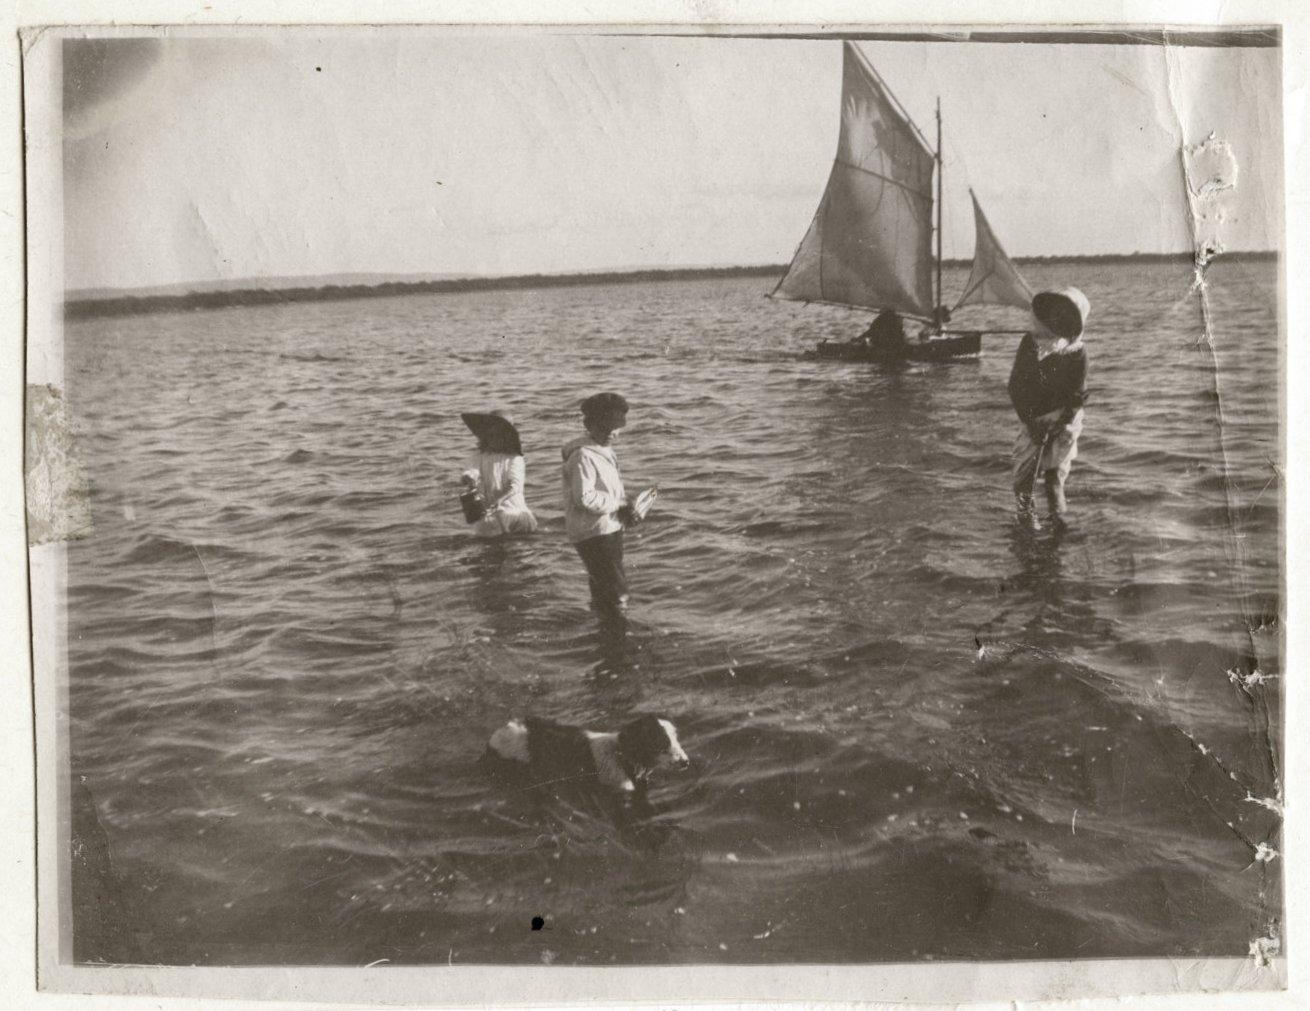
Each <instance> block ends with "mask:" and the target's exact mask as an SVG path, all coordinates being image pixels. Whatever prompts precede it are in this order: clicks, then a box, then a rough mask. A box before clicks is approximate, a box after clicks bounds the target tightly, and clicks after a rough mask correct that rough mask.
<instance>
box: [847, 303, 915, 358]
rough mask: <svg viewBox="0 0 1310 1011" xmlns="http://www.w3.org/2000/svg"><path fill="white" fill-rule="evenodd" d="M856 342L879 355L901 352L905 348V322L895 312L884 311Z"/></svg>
mask: <svg viewBox="0 0 1310 1011" xmlns="http://www.w3.org/2000/svg"><path fill="white" fill-rule="evenodd" d="M856 341H857V342H858V343H860V344H862V345H864V346H865V347H867V348H869V350H871V351H874V352H877V353H881V354H890V353H896V352H899V351H900V350H901V349H902V348H903V347H904V346H905V321H904V320H902V319H901V316H900V313H898V312H896V311H895V310H892V309H884V310H883V311H882V312H880V313H878V315H877V316H876V317H875V318H874V320H873V322H872V323H871V324H869V329H867V330H865V331H864V333H862V334H861V335H860V336H859V337H858V338H856Z"/></svg>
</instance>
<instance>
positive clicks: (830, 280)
mask: <svg viewBox="0 0 1310 1011" xmlns="http://www.w3.org/2000/svg"><path fill="white" fill-rule="evenodd" d="M842 50H843V59H842V116H841V137H840V139H839V141H838V144H837V157H836V160H835V161H834V162H833V165H832V172H831V174H830V175H829V176H828V187H827V189H826V190H824V193H823V199H822V200H821V201H820V202H819V209H818V211H817V212H816V213H815V215H814V220H813V221H812V222H811V223H810V228H809V231H807V232H806V233H805V238H804V239H802V240H801V244H800V248H798V249H797V250H796V255H795V257H794V258H793V259H792V262H791V266H790V267H789V268H788V269H787V274H786V276H785V277H783V279H782V281H780V282H779V284H778V287H777V288H776V289H775V290H774V293H773V294H774V296H775V297H778V298H785V299H793V300H796V301H803V302H831V303H835V304H838V305H846V306H852V307H854V308H860V309H875V310H876V309H895V310H897V311H899V312H902V313H905V314H906V315H910V316H919V317H922V318H928V317H930V316H931V315H932V310H933V285H932V281H933V255H932V208H933V194H932V177H933V162H934V159H935V155H934V154H933V152H932V150H931V149H930V148H929V147H928V145H927V144H926V143H925V142H924V140H923V138H922V137H921V136H920V134H919V132H918V130H917V128H916V127H915V126H914V124H913V123H912V122H911V121H910V119H909V117H908V116H906V115H905V114H904V113H903V112H902V111H901V109H900V107H899V106H898V105H897V104H896V100H895V99H894V98H892V96H891V92H889V91H888V90H887V87H886V86H885V85H884V84H883V83H882V80H881V79H880V78H879V77H878V75H877V73H875V72H874V70H873V68H872V67H871V66H869V64H868V62H867V61H866V60H865V58H864V56H863V54H862V53H860V51H859V50H858V49H856V48H855V46H854V45H852V44H851V43H850V42H846V43H843V46H842ZM998 248H999V247H998ZM1002 255H1003V254H1002Z"/></svg>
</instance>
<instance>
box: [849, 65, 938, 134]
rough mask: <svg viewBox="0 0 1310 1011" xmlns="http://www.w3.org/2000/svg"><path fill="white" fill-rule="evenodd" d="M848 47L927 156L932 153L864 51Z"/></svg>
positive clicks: (916, 124)
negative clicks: (918, 141)
mask: <svg viewBox="0 0 1310 1011" xmlns="http://www.w3.org/2000/svg"><path fill="white" fill-rule="evenodd" d="M850 46H851V49H853V50H854V51H855V55H856V56H858V57H859V58H860V65H861V66H862V67H863V68H864V69H865V70H866V71H868V72H869V74H870V75H872V77H873V79H874V80H875V81H877V82H878V87H879V89H880V90H881V91H882V93H883V96H884V97H885V98H886V99H887V100H888V101H889V102H890V103H891V106H892V108H894V109H895V110H896V111H897V112H899V113H900V114H901V116H903V117H904V119H905V122H907V123H909V124H910V128H911V129H912V130H913V131H914V132H915V133H917V134H918V135H919V140H920V141H921V142H922V143H923V148H924V150H925V151H927V152H928V153H929V154H931V153H933V149H932V145H931V144H929V143H928V138H927V137H925V136H924V135H923V131H922V130H920V129H919V124H918V123H916V122H915V121H914V117H913V116H911V115H910V114H909V112H907V111H906V109H905V106H903V105H901V103H900V100H899V99H898V98H897V97H896V94H895V93H894V92H893V91H892V89H891V88H889V87H887V82H886V81H884V80H883V79H882V75H881V74H879V73H878V71H876V70H874V69H873V64H872V63H870V62H869V58H868V57H867V56H865V55H864V50H862V49H861V48H860V47H859V46H857V45H856V44H855V43H854V42H852V43H850Z"/></svg>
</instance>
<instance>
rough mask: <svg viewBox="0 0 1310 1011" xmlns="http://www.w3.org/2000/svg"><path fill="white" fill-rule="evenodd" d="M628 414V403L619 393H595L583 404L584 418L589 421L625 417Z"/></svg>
mask: <svg viewBox="0 0 1310 1011" xmlns="http://www.w3.org/2000/svg"><path fill="white" fill-rule="evenodd" d="M627 413H628V402H627V401H626V400H624V399H623V398H622V397H621V396H619V395H618V394H617V393H594V394H592V395H591V396H590V397H588V398H587V399H586V400H584V401H583V402H582V417H583V418H584V419H585V420H587V421H594V420H598V419H601V418H614V417H623V416H624V415H626V414H627Z"/></svg>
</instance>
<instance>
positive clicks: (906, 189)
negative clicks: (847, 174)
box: [832, 158, 932, 207]
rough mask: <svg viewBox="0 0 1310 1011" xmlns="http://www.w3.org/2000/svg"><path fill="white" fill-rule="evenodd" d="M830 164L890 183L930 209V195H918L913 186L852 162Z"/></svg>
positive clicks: (835, 159) (840, 161) (837, 161)
mask: <svg viewBox="0 0 1310 1011" xmlns="http://www.w3.org/2000/svg"><path fill="white" fill-rule="evenodd" d="M832 163H833V164H834V165H840V166H841V167H842V168H848V169H851V170H853V171H855V172H863V173H864V174H865V175H868V176H873V177H874V178H875V179H881V180H882V181H883V182H885V183H891V184H892V185H893V186H896V187H898V188H900V189H901V190H903V191H904V192H906V193H908V194H910V196H913V197H918V198H919V199H920V200H925V201H927V202H928V205H929V206H930V207H931V206H932V194H930V193H920V192H919V191H918V190H916V189H915V188H914V187H913V186H910V185H909V184H907V183H903V182H901V181H900V180H899V179H893V178H892V177H891V176H885V175H883V174H882V173H881V172H875V171H874V170H873V169H867V168H865V167H864V166H863V165H856V164H855V163H854V162H849V161H843V160H842V159H841V158H834V159H833V162H832Z"/></svg>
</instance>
